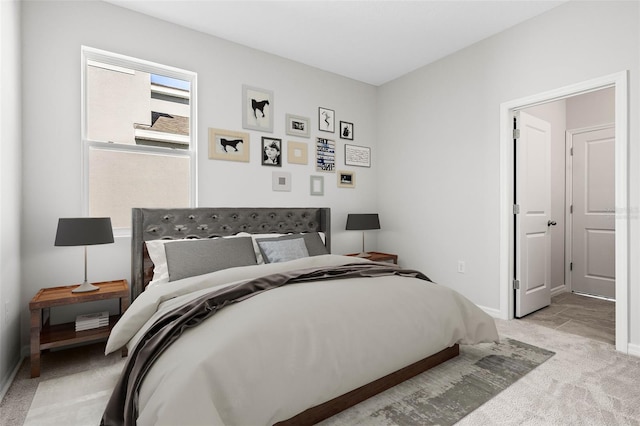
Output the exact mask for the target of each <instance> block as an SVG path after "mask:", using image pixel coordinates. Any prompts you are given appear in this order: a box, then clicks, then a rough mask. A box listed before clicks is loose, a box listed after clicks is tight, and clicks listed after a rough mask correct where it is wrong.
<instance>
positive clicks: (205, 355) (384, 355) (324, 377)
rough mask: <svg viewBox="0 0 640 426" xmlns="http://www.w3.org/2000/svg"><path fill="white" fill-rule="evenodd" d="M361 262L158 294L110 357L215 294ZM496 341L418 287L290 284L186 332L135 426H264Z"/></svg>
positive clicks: (463, 304) (148, 295) (122, 327)
mask: <svg viewBox="0 0 640 426" xmlns="http://www.w3.org/2000/svg"><path fill="white" fill-rule="evenodd" d="M358 261H363V262H366V260H361V259H357V258H353V257H345V256H336V255H325V256H316V257H309V258H305V259H299V260H294V261H291V262H285V263H278V264H266V265H256V266H249V267H242V268H232V269H227V270H223V271H218V272H214V273H211V274H207V275H203V276H199V277H191V278H186V279H183V280H180V281H175V282H171V283H166V284H162V285H159V286H157V287H154V288H151V289H148V290H147V291H145V292H144V293H143V294H142V295H140V296H139V297H138V298H137V299H136V300H135V302H134V303H133V304H132V305H131V307H130V308H129V309H128V310H127V311H126V313H125V314H124V316H123V317H122V318H121V319H120V321H119V322H118V324H117V325H116V327H115V328H114V329H113V331H112V333H111V336H110V337H109V341H108V343H107V348H106V352H107V353H110V352H112V351H115V350H117V349H119V348H120V347H122V346H124V345H128V346H129V349H132V348H133V347H134V345H135V344H136V342H137V340H138V339H139V338H140V337H141V336H142V334H143V333H144V330H145V329H146V328H147V327H148V326H150V325H151V324H152V322H153V321H154V319H155V318H156V317H157V316H159V315H161V314H162V313H164V312H166V311H167V310H169V309H172V308H174V307H176V306H178V305H179V304H181V303H184V302H186V301H187V300H191V299H193V298H195V297H197V296H199V295H201V294H203V293H204V292H206V291H209V290H210V289H211V288H212V287H217V286H224V285H228V284H230V283H233V282H238V281H243V280H246V279H250V278H254V277H258V276H262V275H267V274H271V273H275V272H280V271H284V270H295V269H303V268H311V267H321V266H330V265H342V264H347V263H354V262H358ZM497 340H498V334H497V331H496V328H495V325H494V322H493V319H492V318H491V317H490V316H489V315H487V314H485V313H484V312H483V311H482V310H480V309H479V308H478V307H476V306H475V305H474V304H473V303H471V302H470V301H469V300H467V299H466V298H464V297H463V296H461V295H460V294H458V293H456V292H455V291H452V290H450V289H448V288H446V287H443V286H439V285H436V284H433V283H430V282H426V281H423V280H419V279H416V278H407V277H400V276H386V277H378V278H350V279H339V280H326V281H319V282H309V283H298V284H291V285H287V286H284V287H280V288H276V289H273V290H270V291H267V292H265V293H262V294H260V295H257V296H254V297H252V298H250V299H248V300H245V301H243V302H241V303H237V304H233V305H231V306H229V307H226V308H225V309H223V310H221V311H220V312H219V313H217V314H216V315H214V316H213V317H211V318H210V319H208V320H207V321H205V322H204V323H202V324H200V325H199V326H198V327H195V328H193V329H190V330H188V331H186V332H185V333H184V334H183V335H182V336H181V337H180V339H178V341H177V342H176V343H174V344H173V345H171V346H170V347H169V348H168V349H167V350H166V351H165V352H164V354H163V355H162V356H161V357H160V358H159V359H158V361H157V362H156V363H155V364H154V365H153V367H152V368H151V369H150V370H149V373H148V374H147V376H146V378H145V380H144V383H143V385H142V388H141V390H140V398H139V413H140V416H139V418H138V424H139V425H177V424H180V425H188V424H194V425H203V424H207V425H218V424H219V425H270V424H273V423H275V422H278V421H281V420H285V419H288V418H290V417H292V416H294V415H296V414H298V413H300V412H302V411H304V410H305V409H307V408H310V407H312V406H315V405H318V404H321V403H323V402H325V401H327V400H329V399H332V398H334V397H336V396H339V395H342V394H344V393H346V392H348V391H350V390H352V389H355V388H357V387H359V386H362V385H363V384H366V383H369V382H371V381H373V380H375V379H378V378H380V377H382V376H384V375H386V374H389V373H391V372H393V371H395V370H398V369H400V368H402V367H404V366H406V365H409V364H411V363H413V362H416V361H418V360H420V359H422V358H424V357H426V356H429V355H431V354H434V353H436V352H438V351H440V350H442V349H444V348H446V347H449V346H451V345H453V344H454V343H461V344H474V343H480V342H490V341H497Z"/></svg>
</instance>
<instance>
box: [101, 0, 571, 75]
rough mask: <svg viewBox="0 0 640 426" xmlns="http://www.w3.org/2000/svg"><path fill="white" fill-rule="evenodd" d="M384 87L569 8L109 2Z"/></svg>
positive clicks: (340, 0) (546, 4)
mask: <svg viewBox="0 0 640 426" xmlns="http://www.w3.org/2000/svg"><path fill="white" fill-rule="evenodd" d="M107 1H108V2H109V3H112V4H115V5H118V6H121V7H124V8H127V9H131V10H135V11H138V12H141V13H144V14H146V15H150V16H153V17H156V18H160V19H163V20H165V21H169V22H173V23H175V24H179V25H182V26H185V27H188V28H192V29H195V30H198V31H201V32H204V33H207V34H211V35H214V36H216V37H220V38H223V39H226V40H230V41H233V42H235V43H239V44H242V45H244V46H249V47H252V48H255V49H259V50H262V51H265V52H268V53H272V54H274V55H278V56H281V57H284V58H288V59H291V60H294V61H297V62H301V63H304V64H307V65H310V66H313V67H316V68H319V69H322V70H326V71H330V72H333V73H336V74H339V75H342V76H345V77H349V78H352V79H354V80H358V81H362V82H365V83H369V84H372V85H376V86H378V85H381V84H384V83H386V82H388V81H390V80H393V79H395V78H397V77H400V76H401V75H403V74H406V73H408V72H410V71H413V70H415V69H417V68H420V67H422V66H424V65H426V64H429V63H431V62H434V61H437V60H438V59H440V58H443V57H445V56H447V55H449V54H451V53H453V52H456V51H458V50H460V49H463V48H464V47H467V46H469V45H471V44H474V43H476V42H478V41H480V40H482V39H485V38H487V37H489V36H491V35H493V34H497V33H499V32H501V31H503V30H505V29H507V28H509V27H512V26H514V25H517V24H518V23H520V22H523V21H525V20H527V19H530V18H532V17H534V16H536V15H539V14H541V13H544V12H545V11H547V10H549V9H552V8H554V7H556V6H558V5H560V4H562V3H564V2H565V1H566V0H558V1H552V0H541V1H539V0H501V1H480V0H464V1H460V0H445V1H433V0H413V1H407V0H386V1H384V0H379V1H363V0H361V1H344V0H323V1H308V0H298V1H269V0H262V1H238V0H236V1H220V0H195V1H192V0H107Z"/></svg>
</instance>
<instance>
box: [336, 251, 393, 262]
mask: <svg viewBox="0 0 640 426" xmlns="http://www.w3.org/2000/svg"><path fill="white" fill-rule="evenodd" d="M368 253H369V257H366V258H365V259H369V260H373V261H374V262H388V261H392V262H393V263H395V264H396V265H397V264H398V255H397V254H391V253H382V252H379V251H370V252H368ZM358 254H359V253H350V254H347V256H354V257H355V256H358Z"/></svg>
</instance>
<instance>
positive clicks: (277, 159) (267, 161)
mask: <svg viewBox="0 0 640 426" xmlns="http://www.w3.org/2000/svg"><path fill="white" fill-rule="evenodd" d="M275 151H277V155H276V156H273V155H272V154H273V153H274V152H275ZM262 165H263V166H270V167H282V139H278V138H270V137H268V136H263V137H262Z"/></svg>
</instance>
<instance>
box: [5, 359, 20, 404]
mask: <svg viewBox="0 0 640 426" xmlns="http://www.w3.org/2000/svg"><path fill="white" fill-rule="evenodd" d="M20 365H22V358H20V359H18V362H17V363H16V366H15V367H13V371H11V374H9V376H8V377H7V380H6V382H5V383H2V389H0V401H2V400H3V399H4V396H5V395H6V394H7V392H8V391H9V387H11V384H12V383H13V379H15V377H16V374H18V370H19V369H20Z"/></svg>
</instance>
